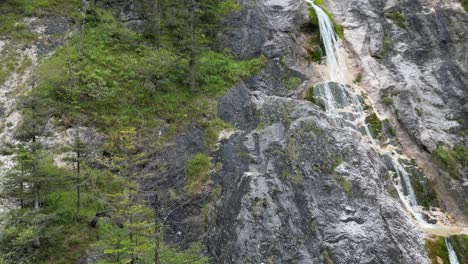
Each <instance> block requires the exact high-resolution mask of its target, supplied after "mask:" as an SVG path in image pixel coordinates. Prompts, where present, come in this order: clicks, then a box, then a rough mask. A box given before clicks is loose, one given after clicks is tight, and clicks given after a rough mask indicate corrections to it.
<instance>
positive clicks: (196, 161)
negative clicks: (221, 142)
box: [184, 153, 211, 195]
mask: <svg viewBox="0 0 468 264" xmlns="http://www.w3.org/2000/svg"><path fill="white" fill-rule="evenodd" d="M210 167H211V162H210V158H209V157H208V156H206V155H205V154H203V153H198V154H196V155H195V156H194V157H193V158H191V159H189V160H187V161H186V162H185V168H184V172H185V179H186V181H187V183H186V186H187V190H188V192H189V194H191V195H195V194H199V193H201V192H202V191H203V186H205V185H206V184H207V183H208V182H209V181H210Z"/></svg>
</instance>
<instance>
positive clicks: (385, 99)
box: [382, 96, 393, 105]
mask: <svg viewBox="0 0 468 264" xmlns="http://www.w3.org/2000/svg"><path fill="white" fill-rule="evenodd" d="M382 103H383V104H384V105H392V104H393V98H392V97H390V96H384V97H383V98H382Z"/></svg>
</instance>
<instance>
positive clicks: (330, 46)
mask: <svg viewBox="0 0 468 264" xmlns="http://www.w3.org/2000/svg"><path fill="white" fill-rule="evenodd" d="M306 2H307V3H309V4H310V6H311V7H312V8H313V9H314V10H315V13H316V15H317V18H318V22H319V29H320V37H321V41H322V42H323V46H324V49H325V52H326V54H325V55H326V63H327V66H328V81H327V82H324V83H321V84H317V85H316V86H315V88H314V96H316V97H317V98H320V101H321V102H322V103H323V104H324V106H325V110H326V113H327V115H328V116H330V117H331V118H333V120H335V122H336V123H337V125H340V126H346V125H347V124H352V125H351V126H352V127H354V128H356V129H359V127H363V128H364V130H365V133H366V135H367V137H368V138H369V141H370V143H371V146H372V147H373V148H374V149H376V150H377V151H379V152H380V153H381V155H383V156H386V157H388V158H389V160H390V161H391V164H392V166H393V168H394V170H395V173H396V175H397V176H398V177H397V179H398V181H397V182H395V181H394V185H395V188H396V189H397V192H398V195H399V197H400V200H401V201H402V203H403V205H404V207H405V208H406V210H407V211H408V212H409V213H410V214H411V215H412V216H413V217H414V218H415V220H416V222H417V224H418V226H419V227H420V228H421V229H422V230H424V231H425V232H428V233H430V234H438V235H444V234H443V233H442V234H439V233H438V232H447V233H452V234H453V233H457V234H460V233H462V234H463V233H466V234H468V228H466V227H463V226H460V227H459V226H447V225H444V224H442V225H438V224H435V225H434V224H429V223H428V222H427V221H426V220H425V219H424V215H423V213H422V208H421V206H419V204H418V201H417V199H416V195H415V192H414V189H413V186H412V184H411V179H410V176H409V173H408V172H407V171H406V169H405V167H404V166H403V165H402V164H401V163H400V160H399V155H398V154H397V153H396V152H392V151H388V150H385V149H383V148H381V147H380V146H379V145H378V144H376V142H375V139H374V138H373V136H372V133H370V131H369V128H368V126H367V124H366V113H365V111H364V109H363V107H362V102H361V100H360V98H359V97H358V96H357V95H356V94H355V93H354V92H353V91H352V88H351V86H349V85H346V84H347V81H346V65H345V62H344V56H343V55H342V54H341V47H340V45H339V42H338V36H337V35H336V32H335V28H334V25H333V22H332V21H331V19H330V17H329V16H328V15H327V14H326V13H325V12H324V11H323V10H322V9H321V8H320V7H319V6H317V5H315V3H314V2H313V0H306ZM332 88H333V89H332ZM445 235H447V234H445ZM446 242H447V240H446ZM449 247H450V248H449ZM447 248H449V252H450V250H451V251H452V252H453V248H452V246H451V245H449V243H447ZM454 254H455V253H454V252H453V254H452V255H451V256H452V257H451V264H459V262H458V261H457V260H456V255H454ZM453 256H454V258H453Z"/></svg>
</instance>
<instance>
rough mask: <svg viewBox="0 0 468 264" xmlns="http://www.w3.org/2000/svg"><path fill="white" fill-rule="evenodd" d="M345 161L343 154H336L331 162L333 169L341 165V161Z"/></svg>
mask: <svg viewBox="0 0 468 264" xmlns="http://www.w3.org/2000/svg"><path fill="white" fill-rule="evenodd" d="M343 162H344V161H343V157H342V156H341V154H336V155H335V157H334V158H333V162H332V164H331V171H335V169H336V167H338V166H340V165H341V163H343Z"/></svg>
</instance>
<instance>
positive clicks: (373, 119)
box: [366, 112, 382, 138]
mask: <svg viewBox="0 0 468 264" xmlns="http://www.w3.org/2000/svg"><path fill="white" fill-rule="evenodd" d="M366 123H367V125H368V127H369V130H370V131H371V133H372V136H373V137H374V138H377V137H378V136H379V135H380V133H381V132H382V122H381V121H380V119H379V117H378V116H377V114H376V113H375V112H373V113H372V114H371V115H369V116H368V117H366Z"/></svg>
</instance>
